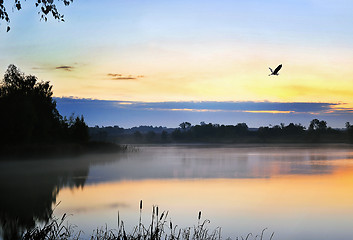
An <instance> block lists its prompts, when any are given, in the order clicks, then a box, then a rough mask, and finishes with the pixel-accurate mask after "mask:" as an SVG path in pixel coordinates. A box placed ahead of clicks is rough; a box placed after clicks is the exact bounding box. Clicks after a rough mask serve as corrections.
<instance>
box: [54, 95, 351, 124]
mask: <svg viewBox="0 0 353 240" xmlns="http://www.w3.org/2000/svg"><path fill="white" fill-rule="evenodd" d="M55 100H56V101H57V107H58V110H59V112H60V114H62V115H63V116H70V115H71V113H73V112H75V113H76V114H77V115H81V114H82V115H84V117H85V120H86V122H87V123H88V125H89V126H95V125H99V126H102V125H103V126H114V125H119V126H122V127H134V126H139V125H153V126H167V127H176V126H178V125H179V124H180V123H181V122H184V121H188V122H191V123H192V124H198V123H200V122H201V121H204V122H212V123H219V124H236V123H239V122H245V123H247V124H248V126H250V127H259V126H266V125H268V124H272V125H275V124H279V123H285V124H289V123H291V122H292V123H301V124H303V125H304V126H305V125H307V124H308V123H309V122H310V121H311V120H312V119H314V118H318V119H322V120H325V121H327V122H328V125H329V126H331V127H344V126H345V125H344V124H345V123H346V122H353V108H352V107H350V106H349V104H346V103H330V102H324V103H320V102H289V103H288V102H267V101H263V102H250V101H249V102H211V101H209V102H192V101H189V102H137V101H109V100H97V99H84V98H83V99H82V98H81V99H80V98H74V97H71V98H69V97H64V98H55Z"/></svg>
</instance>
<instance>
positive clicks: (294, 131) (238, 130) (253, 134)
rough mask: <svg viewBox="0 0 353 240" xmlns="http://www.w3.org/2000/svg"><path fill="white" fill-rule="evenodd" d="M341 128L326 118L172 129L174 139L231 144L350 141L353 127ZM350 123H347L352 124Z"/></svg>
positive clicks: (184, 124) (189, 125) (182, 124)
mask: <svg viewBox="0 0 353 240" xmlns="http://www.w3.org/2000/svg"><path fill="white" fill-rule="evenodd" d="M347 124H348V125H349V127H347V128H346V129H345V130H337V129H333V128H331V127H328V126H327V123H326V121H323V120H321V121H320V120H318V119H313V120H312V121H311V122H310V125H309V127H308V129H306V128H305V127H304V126H303V125H301V124H294V123H290V124H288V125H285V124H283V123H282V124H280V125H275V126H268V127H260V128H257V129H252V130H251V129H249V128H248V126H247V124H246V123H238V124H237V125H220V124H212V123H209V124H205V123H201V124H200V125H195V126H192V125H191V124H190V123H187V122H186V123H185V122H184V123H181V124H180V125H179V128H178V129H176V130H175V131H173V132H172V134H171V138H172V139H173V140H175V141H177V142H180V141H182V142H189V141H190V142H228V143H271V142H273V143H284V142H288V143H309V142H313V143H320V142H330V143H331V142H332V143H336V142H337V143H339V142H350V141H352V139H353V138H352V136H353V133H352V132H353V127H351V126H350V124H349V123H347ZM348 125H347V126H348Z"/></svg>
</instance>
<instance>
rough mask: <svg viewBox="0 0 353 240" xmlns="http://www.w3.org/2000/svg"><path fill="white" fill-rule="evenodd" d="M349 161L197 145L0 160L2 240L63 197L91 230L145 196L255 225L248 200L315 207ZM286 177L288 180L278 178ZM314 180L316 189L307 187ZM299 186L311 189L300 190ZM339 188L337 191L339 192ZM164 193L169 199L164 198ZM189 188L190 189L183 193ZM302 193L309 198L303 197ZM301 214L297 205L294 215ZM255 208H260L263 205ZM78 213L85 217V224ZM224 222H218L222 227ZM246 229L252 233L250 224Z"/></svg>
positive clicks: (322, 150) (283, 150)
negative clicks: (236, 216)
mask: <svg viewBox="0 0 353 240" xmlns="http://www.w3.org/2000/svg"><path fill="white" fill-rule="evenodd" d="M352 157H353V151H351V150H350V148H349V147H340V146H325V147H314V148H312V147H310V148H309V147H305V146H298V145H289V146H281V147H278V146H277V147H276V146H254V145H251V146H240V147H239V146H236V147H234V146H226V147H224V146H195V145H194V146H166V147H161V146H149V147H140V151H139V152H133V153H127V154H119V155H116V154H112V155H96V156H82V157H79V158H76V159H57V160H53V159H51V160H41V161H9V162H6V161H3V162H0V192H1V196H2V197H1V198H0V226H1V228H2V238H3V239H17V238H18V237H19V235H20V234H21V232H22V231H23V230H24V229H28V228H31V227H33V226H34V225H35V224H36V223H37V222H45V221H47V220H48V218H49V216H50V214H51V213H52V210H53V206H55V204H56V203H57V201H58V200H63V202H62V204H61V205H62V206H63V208H62V209H60V210H59V213H61V212H62V211H63V212H62V213H74V214H77V216H78V218H76V220H77V221H78V222H76V221H75V222H74V223H75V224H77V225H79V226H82V225H89V224H88V221H89V220H88V219H91V221H92V222H93V223H91V224H93V225H92V226H93V228H94V227H97V225H99V224H100V223H97V222H94V221H96V220H97V219H99V220H102V224H104V223H105V222H106V221H108V220H107V219H109V216H110V215H109V214H111V211H112V209H133V211H135V208H132V207H131V204H135V203H136V202H138V201H139V200H140V199H144V201H146V202H147V203H149V204H151V205H152V204H162V203H165V204H166V206H167V209H168V210H170V211H173V210H175V212H182V211H180V208H179V207H180V205H182V206H183V208H184V209H185V207H186V206H188V211H189V212H192V211H195V212H197V211H198V210H200V209H199V208H201V209H203V210H208V209H209V212H210V214H209V216H210V218H212V219H213V218H216V219H217V216H218V215H221V214H224V216H223V215H222V216H220V217H219V218H220V219H222V218H223V219H227V217H225V216H229V214H230V212H229V211H228V210H229V209H233V208H234V209H233V210H234V212H237V214H243V215H242V216H241V217H242V219H247V221H249V222H251V221H253V220H252V219H251V218H250V217H253V218H261V216H258V215H256V214H253V215H251V214H249V213H251V212H252V211H254V210H253V209H251V208H249V206H250V205H247V203H249V202H252V201H253V202H252V204H254V205H256V204H258V202H257V201H258V199H262V200H266V201H267V200H268V202H267V203H268V206H265V207H266V208H268V209H270V208H274V209H276V207H273V203H275V204H277V206H281V204H283V201H282V202H281V201H280V202H277V200H274V199H272V198H269V197H268V195H269V194H271V196H276V197H277V198H278V199H282V200H283V199H284V200H285V201H286V204H287V205H288V204H290V205H292V206H294V205H298V204H299V205H300V204H303V205H304V206H305V204H314V201H315V200H313V199H314V198H315V196H314V195H313V192H314V191H315V190H318V189H320V188H319V187H320V186H324V185H322V184H317V185H315V184H316V183H317V182H318V181H319V180H317V179H320V178H319V177H321V176H330V178H327V179H331V180H332V179H333V178H332V176H334V173H336V174H337V173H339V172H340V171H341V170H342V169H345V170H346V171H347V170H349V169H352V166H353V165H352V161H350V160H351V159H352ZM117 160H118V161H117ZM349 173H350V172H349ZM283 176H286V177H287V180H286V181H282V180H281V181H278V178H281V177H283ZM292 176H301V177H300V178H293V179H296V180H295V181H293V179H291V177H292ZM303 176H306V177H303ZM315 176H316V177H315ZM317 176H319V177H317ZM345 176H350V175H349V174H346V175H345ZM288 177H289V180H288ZM312 177H315V178H312ZM270 179H272V180H271V181H268V180H270ZM273 179H275V180H273ZM335 179H336V178H335ZM337 179H340V178H337ZM347 179H350V178H347ZM263 180H267V181H263ZM320 181H321V180H320ZM347 181H348V180H347ZM309 182H312V185H308V184H307V183H309ZM301 184H302V185H303V186H306V187H303V188H302V189H298V188H300V185H301ZM325 184H327V185H325V186H324V187H323V189H321V190H322V196H321V197H325V204H327V205H330V204H331V205H332V203H331V202H332V201H333V200H334V199H336V198H333V197H332V196H330V195H325V194H324V192H325V191H324V189H325V187H329V186H330V181H325ZM339 184H342V183H341V182H339ZM339 184H337V186H336V185H335V186H334V189H338V186H339ZM348 185H349V186H353V184H351V182H350V183H349V184H348ZM288 186H291V187H293V189H291V192H290V194H289V195H288V196H286V195H281V191H282V192H283V189H285V190H286V191H288V190H287V187H288ZM344 186H347V184H346V185H344ZM160 189H163V191H164V192H166V193H167V195H162V194H159V193H158V191H159V190H160ZM188 189H189V190H190V191H186V190H188ZM195 189H198V192H197V191H196V192H195ZM264 189H265V190H266V191H264ZM341 190H342V191H339V192H337V194H336V193H335V194H336V195H337V196H341V197H348V199H349V200H351V199H353V197H351V196H346V195H344V193H345V189H343V188H341ZM337 191H338V190H337ZM59 192H60V194H59ZM73 193H75V194H76V195H75V194H73ZM148 193H151V194H148ZM195 194H196V195H195ZM60 195H61V197H60V198H59V196H60ZM74 195H75V196H74ZM303 195H305V196H306V197H305V198H303ZM336 195H334V196H336ZM180 196H188V197H183V198H184V200H183V201H181V199H180ZM197 196H201V199H202V197H203V198H204V196H207V201H203V202H204V204H205V205H202V204H201V205H200V203H199V202H201V201H202V200H199V201H198V202H197V203H196V202H193V201H196V199H198V198H197ZM211 196H212V197H211ZM294 196H295V197H294ZM308 196H310V197H311V199H310V200H312V202H310V203H308V202H305V201H304V200H303V199H306V200H308ZM171 198H172V199H174V200H176V201H174V200H172V199H171ZM302 198H303V199H302ZM329 199H331V200H329ZM336 200H337V201H336ZM336 200H335V201H336V202H337V203H338V199H336ZM185 201H187V202H185ZM227 201H228V202H227ZM232 201H234V202H237V205H236V207H235V206H232ZM327 201H328V202H327ZM330 201H331V202H330ZM171 203H173V204H171ZM220 203H221V205H222V206H227V209H228V210H227V209H226V208H224V209H223V208H222V207H221V206H219V207H218V208H215V207H214V205H216V204H220ZM321 203H322V201H321ZM168 204H169V205H168ZM261 204H262V205H260V204H259V206H261V207H263V205H264V202H261ZM287 205H283V209H284V210H283V211H284V212H286V214H291V212H288V211H289V210H290V209H287V210H285V206H287ZM313 206H314V205H313ZM332 206H333V207H335V208H336V209H338V208H339V209H342V208H340V207H338V206H336V205H332ZM299 207H300V206H299ZM245 210H246V211H245ZM277 210H278V208H277ZM296 210H297V209H295V208H293V211H294V212H295V211H296ZM256 211H260V212H261V211H262V210H261V208H259V209H256ZM80 214H81V215H80ZM129 214H131V212H130V213H129ZM227 214H228V215H227ZM278 214H280V213H278ZM79 216H85V217H84V218H81V219H80V217H79ZM129 216H130V215H129ZM129 216H127V218H129ZM249 216H250V217H249ZM277 216H278V215H277ZM285 217H288V215H286V216H285ZM180 219H181V221H182V222H185V216H180ZM115 221H116V220H115ZM132 222H133V221H132ZM192 224H194V223H193V222H191V225H192ZM227 224H228V223H227V222H221V223H220V224H219V225H218V226H224V225H227ZM241 227H242V229H245V230H247V229H248V228H247V227H246V226H241ZM258 227H259V226H258ZM260 227H262V226H260ZM282 227H284V226H282ZM249 230H250V231H252V230H251V229H249Z"/></svg>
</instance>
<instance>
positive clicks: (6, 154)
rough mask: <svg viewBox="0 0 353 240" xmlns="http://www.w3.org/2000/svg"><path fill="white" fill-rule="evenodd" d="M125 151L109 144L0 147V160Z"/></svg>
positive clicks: (118, 146) (52, 144) (116, 145)
mask: <svg viewBox="0 0 353 240" xmlns="http://www.w3.org/2000/svg"><path fill="white" fill-rule="evenodd" d="M127 149H128V146H127V145H120V144H115V143H109V142H87V143H55V144H54V143H46V144H21V145H2V146H1V147H0V152H1V154H0V160H3V159H31V158H57V157H65V156H79V155H82V154H90V153H115V152H123V151H126V150H127Z"/></svg>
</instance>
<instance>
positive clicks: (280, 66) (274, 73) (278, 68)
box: [268, 64, 282, 76]
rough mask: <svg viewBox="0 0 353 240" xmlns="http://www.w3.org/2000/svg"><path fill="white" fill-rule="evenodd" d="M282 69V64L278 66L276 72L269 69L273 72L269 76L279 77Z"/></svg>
mask: <svg viewBox="0 0 353 240" xmlns="http://www.w3.org/2000/svg"><path fill="white" fill-rule="evenodd" d="M281 68H282V64H280V65H278V67H276V69H275V70H272V68H270V67H269V69H270V71H271V74H270V75H268V76H271V75H276V76H278V75H279V74H278V72H279V70H281Z"/></svg>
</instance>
